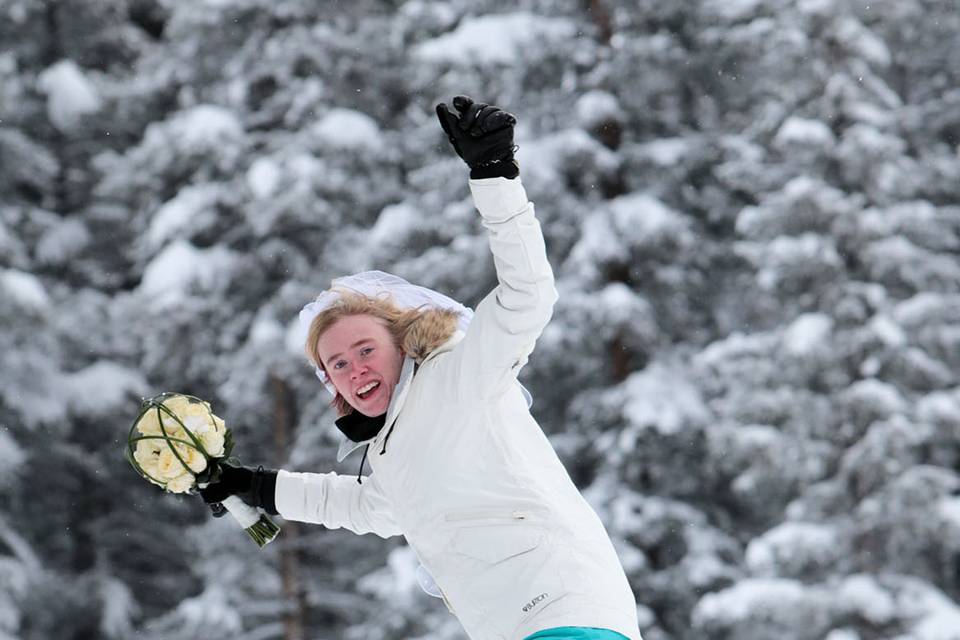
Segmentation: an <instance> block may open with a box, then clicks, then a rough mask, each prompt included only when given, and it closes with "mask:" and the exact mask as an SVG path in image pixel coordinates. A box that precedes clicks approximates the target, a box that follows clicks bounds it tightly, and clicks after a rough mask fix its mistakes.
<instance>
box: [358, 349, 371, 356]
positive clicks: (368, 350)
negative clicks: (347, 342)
mask: <svg viewBox="0 0 960 640" xmlns="http://www.w3.org/2000/svg"><path fill="white" fill-rule="evenodd" d="M371 351H373V347H364V348H363V349H360V355H361V356H367V355H370V352H371Z"/></svg>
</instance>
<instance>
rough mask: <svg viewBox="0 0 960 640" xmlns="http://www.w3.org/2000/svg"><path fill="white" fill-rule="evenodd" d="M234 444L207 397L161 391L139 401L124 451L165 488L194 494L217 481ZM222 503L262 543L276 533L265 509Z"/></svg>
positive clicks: (230, 501)
mask: <svg viewBox="0 0 960 640" xmlns="http://www.w3.org/2000/svg"><path fill="white" fill-rule="evenodd" d="M232 449H233V438H232V436H231V433H230V430H229V429H227V427H226V424H225V423H224V421H223V420H222V419H221V418H220V417H219V416H217V415H215V414H214V413H213V411H212V409H211V407H210V404H209V403H208V402H204V401H203V400H200V399H199V398H196V397H194V396H190V395H185V394H181V393H161V394H160V395H158V396H154V397H153V398H148V399H146V400H144V401H143V403H142V404H141V406H140V413H139V415H137V418H136V420H134V422H133V425H132V426H131V427H130V433H129V435H128V436H127V447H126V450H125V452H124V453H125V456H126V458H127V460H128V461H129V462H130V464H131V465H132V466H133V468H134V469H135V470H136V471H137V473H139V474H140V475H141V476H142V477H143V478H145V479H146V480H148V481H150V482H152V483H153V484H155V485H157V486H159V487H161V488H162V489H163V490H164V491H167V492H170V493H193V492H195V490H196V489H198V488H203V487H205V486H206V485H207V484H208V483H210V482H215V481H216V480H217V478H218V477H219V475H220V466H219V462H220V461H225V460H226V459H227V458H228V457H229V455H230V452H231V451H232ZM231 462H235V461H233V460H231ZM222 504H223V506H224V508H226V509H227V511H229V512H230V515H232V516H233V517H234V519H236V521H237V522H238V523H239V524H240V526H241V527H243V529H244V530H245V531H246V532H247V534H248V535H249V536H250V538H251V539H253V541H254V542H256V543H257V545H258V546H260V547H263V546H264V545H266V544H267V543H269V542H270V541H271V540H273V539H274V538H275V537H276V536H277V534H278V533H279V532H280V528H279V527H278V526H277V525H276V524H274V523H273V521H272V520H270V518H269V516H267V514H265V513H263V512H261V511H260V510H259V509H256V508H254V507H251V506H249V505H247V504H245V503H244V502H243V501H242V500H240V499H239V498H237V497H236V496H230V497H228V498H226V499H225V500H224V501H223V502H222Z"/></svg>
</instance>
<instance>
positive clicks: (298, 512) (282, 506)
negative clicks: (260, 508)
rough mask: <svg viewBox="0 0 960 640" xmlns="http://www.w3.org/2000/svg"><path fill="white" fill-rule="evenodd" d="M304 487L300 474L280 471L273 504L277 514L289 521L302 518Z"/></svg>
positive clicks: (276, 479)
mask: <svg viewBox="0 0 960 640" xmlns="http://www.w3.org/2000/svg"><path fill="white" fill-rule="evenodd" d="M304 493H305V492H304V486H303V477H302V474H300V473H294V472H291V471H284V470H283V469H279V470H278V471H277V477H276V478H275V479H274V490H273V500H274V502H273V504H274V508H275V509H276V510H277V513H278V514H279V515H281V516H283V517H284V518H286V519H287V520H295V519H297V518H298V517H302V512H303V511H304V502H305V495H304Z"/></svg>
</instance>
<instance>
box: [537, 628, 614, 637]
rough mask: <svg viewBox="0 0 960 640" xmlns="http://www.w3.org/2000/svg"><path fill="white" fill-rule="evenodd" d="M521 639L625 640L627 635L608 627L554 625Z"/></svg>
mask: <svg viewBox="0 0 960 640" xmlns="http://www.w3.org/2000/svg"><path fill="white" fill-rule="evenodd" d="M523 640H627V637H626V636H624V635H622V634H620V633H617V632H616V631H610V630H609V629H593V628H590V627H556V628H555V629H544V630H543V631H537V632H536V633H535V634H533V635H532V636H527V637H526V638H524V639H523Z"/></svg>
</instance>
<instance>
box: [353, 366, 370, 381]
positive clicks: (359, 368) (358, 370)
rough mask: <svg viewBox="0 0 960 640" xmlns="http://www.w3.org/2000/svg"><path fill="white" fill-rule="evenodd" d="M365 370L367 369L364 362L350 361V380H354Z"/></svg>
mask: <svg viewBox="0 0 960 640" xmlns="http://www.w3.org/2000/svg"><path fill="white" fill-rule="evenodd" d="M366 371H367V366H366V365H365V364H362V363H360V364H353V363H350V379H351V380H356V379H357V378H359V377H360V376H361V375H362V374H364V373H366Z"/></svg>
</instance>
